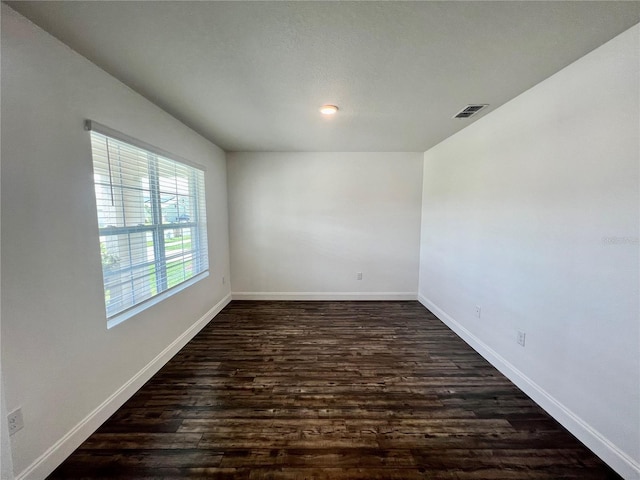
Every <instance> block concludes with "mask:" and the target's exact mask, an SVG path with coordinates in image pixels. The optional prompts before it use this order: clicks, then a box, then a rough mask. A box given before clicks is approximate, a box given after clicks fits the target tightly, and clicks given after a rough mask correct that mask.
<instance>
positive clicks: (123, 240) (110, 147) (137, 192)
mask: <svg viewBox="0 0 640 480" xmlns="http://www.w3.org/2000/svg"><path fill="white" fill-rule="evenodd" d="M91 145H92V153H93V167H94V181H95V192H96V202H97V213H98V224H99V229H100V232H99V233H100V253H101V258H102V271H103V281H104V294H105V305H106V311H107V317H113V316H114V315H116V314H118V313H120V312H123V311H125V310H127V309H129V308H131V307H132V306H135V305H138V304H140V303H142V302H144V301H145V300H147V299H149V298H152V297H153V296H155V295H158V294H159V293H161V292H164V291H166V290H169V289H171V288H173V287H175V286H177V285H179V284H181V283H183V282H184V281H186V280H188V279H190V278H192V277H194V276H196V275H198V274H199V273H202V272H204V271H206V270H207V269H208V257H207V241H206V240H207V238H206V215H205V203H204V173H203V172H202V171H201V170H199V169H197V168H194V167H191V166H189V165H186V164H184V163H180V162H177V161H175V160H171V159H169V158H166V157H164V156H161V155H158V154H156V153H153V152H150V151H147V150H145V149H141V148H139V147H136V146H134V145H131V144H129V143H127V142H124V141H122V140H119V139H117V138H112V137H110V136H107V135H103V134H101V133H98V132H96V131H92V132H91Z"/></svg>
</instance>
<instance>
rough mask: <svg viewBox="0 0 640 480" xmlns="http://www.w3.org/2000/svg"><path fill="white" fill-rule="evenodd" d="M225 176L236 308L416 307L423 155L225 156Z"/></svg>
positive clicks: (257, 154) (285, 154) (306, 154)
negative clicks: (334, 302) (288, 302)
mask: <svg viewBox="0 0 640 480" xmlns="http://www.w3.org/2000/svg"><path fill="white" fill-rule="evenodd" d="M227 168H228V176H229V217H230V225H229V236H230V239H231V265H232V267H231V268H232V270H231V277H232V281H233V292H234V298H318V299H319V298H345V299H346V298H352V299H359V298H371V299H373V298H415V295H416V292H417V288H418V257H419V235H420V208H421V205H420V199H421V178H422V154H420V153H232V154H229V155H228V162H227ZM356 272H362V275H363V278H362V280H356Z"/></svg>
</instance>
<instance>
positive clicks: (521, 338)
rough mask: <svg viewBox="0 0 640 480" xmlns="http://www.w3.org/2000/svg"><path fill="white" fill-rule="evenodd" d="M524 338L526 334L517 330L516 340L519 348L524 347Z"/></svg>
mask: <svg viewBox="0 0 640 480" xmlns="http://www.w3.org/2000/svg"><path fill="white" fill-rule="evenodd" d="M526 337H527V334H526V333H524V332H523V331H522V330H518V338H517V342H518V345H520V346H521V347H524V341H525V338H526Z"/></svg>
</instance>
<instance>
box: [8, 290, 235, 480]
mask: <svg viewBox="0 0 640 480" xmlns="http://www.w3.org/2000/svg"><path fill="white" fill-rule="evenodd" d="M230 301H231V294H227V295H226V296H225V297H224V298H223V299H222V300H220V301H219V302H218V303H217V304H216V305H214V306H213V307H212V308H211V310H209V311H208V312H207V313H205V314H204V315H203V316H202V317H200V319H198V321H196V322H195V323H194V324H193V325H191V327H189V328H188V329H187V330H186V331H185V332H184V333H183V334H182V335H180V336H179V337H178V338H176V339H175V340H174V341H173V342H171V344H170V345H169V346H167V348H165V349H164V350H163V351H162V352H160V353H159V354H158V355H157V356H156V357H155V358H154V359H153V360H151V361H150V362H149V363H148V364H147V365H146V366H145V367H144V368H143V369H142V370H140V371H139V372H138V373H137V374H135V375H134V376H133V377H132V378H131V379H130V380H129V381H128V382H127V383H125V384H124V385H123V386H122V387H120V388H119V389H118V390H116V391H115V392H114V393H113V394H112V395H111V396H109V398H107V399H106V400H105V401H104V402H102V404H100V405H99V406H98V407H97V408H96V409H95V410H93V411H92V412H91V413H90V414H89V415H87V416H86V417H85V418H84V419H83V420H81V421H80V423H78V424H77V425H76V426H75V427H73V428H72V429H71V430H70V431H69V432H68V433H67V434H66V435H64V436H63V437H62V438H61V439H60V440H58V441H57V442H56V443H55V444H53V446H51V447H50V448H49V449H48V450H47V451H46V452H44V453H43V454H42V455H40V456H39V457H38V458H37V459H36V460H35V461H34V462H33V463H32V464H31V465H29V466H28V467H27V468H25V469H24V470H23V471H22V472H21V473H20V474H18V475H17V476H16V477H15V479H16V480H42V479H43V478H46V477H47V476H48V475H49V474H50V473H51V472H53V471H54V470H55V469H56V467H57V466H58V465H60V464H61V463H62V462H63V461H64V460H65V459H66V458H67V457H68V456H69V455H71V453H73V451H74V450H75V449H76V448H78V447H79V446H80V445H81V444H82V442H84V441H85V440H86V439H87V438H89V436H90V435H91V434H92V433H93V432H94V431H96V430H97V428H98V427H99V426H100V425H102V424H103V423H104V422H105V421H106V420H107V419H108V418H109V417H110V416H111V415H113V414H114V413H115V411H116V410H118V408H120V407H121V406H122V405H123V404H124V403H125V402H126V401H127V400H128V399H129V398H131V396H132V395H133V394H134V393H136V392H137V391H138V390H139V389H140V387H142V386H143V385H144V384H145V383H146V382H147V381H148V380H149V379H150V378H151V377H152V376H153V375H155V374H156V373H157V372H158V370H160V369H161V368H162V367H163V366H164V365H165V364H166V363H167V362H168V361H169V360H171V358H172V357H173V356H174V355H175V354H176V353H178V352H179V351H180V349H181V348H182V347H184V346H185V345H186V344H187V343H188V342H189V340H191V339H192V338H193V337H194V336H195V335H196V334H197V333H198V332H199V331H200V330H202V328H203V327H204V326H205V325H207V324H208V323H209V321H210V320H211V319H212V318H213V317H214V316H216V315H217V314H218V313H220V311H221V310H222V309H223V308H224V307H225V306H227V305H228V304H229V302H230Z"/></svg>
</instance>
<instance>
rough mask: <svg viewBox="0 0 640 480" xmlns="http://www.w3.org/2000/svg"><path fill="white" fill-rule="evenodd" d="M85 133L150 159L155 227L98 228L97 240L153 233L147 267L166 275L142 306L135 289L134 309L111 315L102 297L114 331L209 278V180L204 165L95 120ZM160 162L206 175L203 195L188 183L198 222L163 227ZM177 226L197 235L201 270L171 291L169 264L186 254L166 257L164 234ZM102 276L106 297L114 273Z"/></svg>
mask: <svg viewBox="0 0 640 480" xmlns="http://www.w3.org/2000/svg"><path fill="white" fill-rule="evenodd" d="M84 129H85V130H87V131H91V132H95V133H98V134H101V135H103V136H105V137H106V138H107V139H109V138H111V139H114V140H117V141H119V142H123V143H126V144H128V145H130V146H132V147H135V148H137V149H141V150H143V151H145V152H146V153H147V158H148V161H149V173H148V178H149V190H150V193H151V195H150V203H151V205H150V206H151V212H152V217H153V218H152V223H151V224H144V225H130V226H127V225H124V226H117V227H116V226H107V227H100V226H99V225H98V239H99V242H98V244H99V245H101V243H102V241H101V240H100V239H102V238H104V237H109V236H118V235H130V234H132V233H150V234H151V235H152V238H153V250H154V256H153V259H152V260H149V262H148V263H149V266H151V265H154V272H158V271H161V272H163V274H154V276H155V281H156V292H157V293H156V294H154V295H152V296H151V297H148V298H145V299H143V300H141V301H139V302H135V289H134V290H133V294H134V297H133V301H134V303H133V305H130V306H128V307H126V308H124V309H122V310H119V311H116V312H114V313H113V314H111V315H109V312H108V308H107V301H106V298H105V297H104V295H103V299H104V300H105V302H104V305H105V315H106V317H107V328H112V327H114V326H115V325H118V324H119V323H122V322H123V321H125V320H127V319H129V318H131V317H133V316H135V315H137V314H138V313H140V312H142V311H143V310H146V309H147V308H149V307H151V306H152V305H155V304H157V303H159V302H161V301H163V300H164V299H166V298H168V297H170V296H172V295H174V294H176V293H178V292H180V291H182V290H184V289H185V288H188V287H189V286H191V285H193V284H195V283H197V282H198V281H200V280H202V279H204V278H206V277H208V276H209V267H210V265H209V260H208V245H207V243H208V240H207V239H208V232H207V218H206V206H205V205H204V204H206V192H205V191H204V189H205V188H204V187H205V184H206V180H205V179H206V176H205V174H206V168H205V167H203V166H202V165H199V164H197V163H194V162H191V161H189V160H186V159H183V158H181V157H179V156H178V155H174V154H172V153H170V152H166V151H164V150H162V149H160V148H157V147H155V146H153V145H150V144H148V143H146V142H143V141H140V140H138V139H136V138H133V137H130V136H128V135H126V134H123V133H121V132H119V131H117V130H113V129H111V128H109V127H106V126H104V125H101V124H99V123H97V122H94V121H92V120H86V121H85V124H84ZM90 143H91V159H92V162H91V164H92V171H94V169H95V164H94V161H95V160H94V156H93V143H92V142H91V140H90ZM107 148H108V146H107ZM159 157H161V158H159ZM161 159H164V160H168V161H172V162H176V163H178V164H182V165H185V166H187V167H190V168H192V169H196V170H200V171H201V172H202V175H203V178H202V181H203V184H202V187H203V191H202V192H199V191H198V186H197V183H198V182H197V181H196V180H195V177H194V178H191V177H190V179H189V182H190V183H191V182H193V184H192V185H191V186H190V191H191V190H192V189H193V190H194V191H196V194H195V198H196V201H194V202H193V203H194V205H193V208H194V210H195V211H196V212H195V215H194V217H195V219H196V220H195V221H187V222H180V221H179V220H178V223H163V221H162V216H161V214H160V212H161V210H162V209H161V204H162V199H161V191H160V190H161V189H160V180H159V178H160V174H159V169H160V167H159V163H160V161H161ZM154 179H155V181H154ZM93 184H94V189H95V186H97V185H99V183H97V182H96V180H95V176H94V178H93ZM200 195H202V199H201V201H202V202H203V205H202V206H203V207H204V210H205V212H204V218H201V212H200V197H199V196H200ZM95 201H96V203H95V207H96V209H95V210H96V219H98V220H99V215H100V213H99V209H98V198H97V194H96V198H95ZM98 224H99V222H98ZM177 225H178V226H179V228H180V229H184V228H188V229H192V232H195V235H194V234H192V235H191V245H192V246H191V248H190V251H191V252H192V255H193V258H192V259H191V260H192V261H193V262H194V264H196V263H197V266H198V268H197V269H196V271H197V272H198V273H196V274H195V275H193V276H192V277H190V278H187V279H186V280H183V281H182V282H180V283H178V284H177V285H174V286H172V287H169V286H168V274H167V263H168V262H169V261H170V260H172V259H173V258H178V257H179V256H181V255H184V253H182V254H176V255H174V256H173V257H172V256H171V254H170V253H167V250H166V248H165V232H166V231H170V230H175V229H176V226H177ZM203 240H204V245H202V241H203ZM183 263H184V262H183ZM140 266H144V265H143V264H136V265H129V266H128V267H125V268H122V269H120V270H118V273H121V272H122V271H126V270H127V269H129V270H134V269H135V268H139V267H140ZM102 274H103V275H102V289H103V293H105V290H106V288H107V277H108V275H113V273H112V272H106V271H105V270H104V268H103V270H102ZM150 277H151V275H149V278H150ZM144 278H146V277H144ZM125 283H126V282H125Z"/></svg>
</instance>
